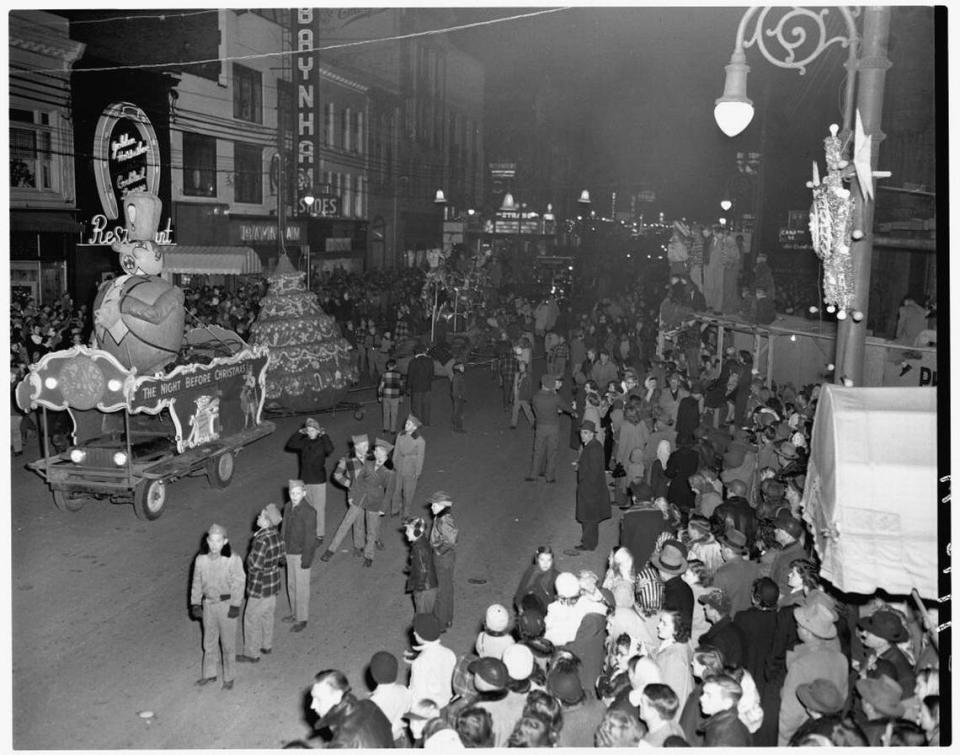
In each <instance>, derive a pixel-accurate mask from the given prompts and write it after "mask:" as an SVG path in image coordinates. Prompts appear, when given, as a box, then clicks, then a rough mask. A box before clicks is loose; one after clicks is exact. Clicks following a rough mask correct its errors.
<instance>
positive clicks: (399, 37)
mask: <svg viewBox="0 0 960 755" xmlns="http://www.w3.org/2000/svg"><path fill="white" fill-rule="evenodd" d="M570 9H571V8H569V7H560V8H544V9H543V10H536V11H531V12H529V13H519V14H515V15H512V16H503V17H500V18H495V19H486V20H484V21H473V22H470V23H465V24H457V25H455V26H447V27H443V28H440V29H426V30H424V31H416V32H409V33H407V34H394V35H391V36H389V37H376V38H372V39H358V40H352V41H350V42H340V43H337V44H333V45H325V46H322V47H312V48H309V49H297V50H279V51H276V52H264V53H252V54H250V55H225V56H222V57H216V58H200V59H196V60H176V61H168V62H164V63H137V64H130V65H115V66H93V67H90V68H77V67H74V68H73V73H97V72H104V71H131V70H146V69H155V68H181V67H184V66H195V65H208V64H211V63H223V62H239V61H243V60H264V59H267V58H278V57H279V58H284V57H288V56H294V55H304V54H306V53H315V52H327V51H330V50H341V49H346V48H352V47H361V46H364V45H374V44H382V43H385V42H399V41H403V40H407V39H417V38H419V37H429V36H437V35H441V34H450V33H452V32H458V31H465V30H467V29H476V28H479V27H483V26H491V25H493V24H500V23H506V22H508V21H522V20H524V19H528V18H535V17H537V16H543V15H547V14H551V13H558V12H561V11H565V10H570ZM33 70H34V71H35V72H37V73H51V72H56V71H57V69H54V68H37V69H33Z"/></svg>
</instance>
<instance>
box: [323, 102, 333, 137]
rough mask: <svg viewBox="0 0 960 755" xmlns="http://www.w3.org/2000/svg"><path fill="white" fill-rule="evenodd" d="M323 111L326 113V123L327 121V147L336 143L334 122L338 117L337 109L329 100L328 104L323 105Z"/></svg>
mask: <svg viewBox="0 0 960 755" xmlns="http://www.w3.org/2000/svg"><path fill="white" fill-rule="evenodd" d="M323 113H324V123H325V131H326V136H325V141H324V144H325V145H326V146H327V147H332V146H333V145H334V141H333V128H334V123H335V119H336V111H335V110H334V107H333V103H332V102H328V103H327V104H326V105H324V106H323Z"/></svg>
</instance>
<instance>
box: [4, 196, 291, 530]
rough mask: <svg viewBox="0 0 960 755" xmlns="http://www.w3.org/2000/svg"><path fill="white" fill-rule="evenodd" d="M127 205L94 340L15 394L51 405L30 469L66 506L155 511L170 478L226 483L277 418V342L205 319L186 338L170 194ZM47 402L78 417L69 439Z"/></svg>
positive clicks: (54, 355) (58, 354) (51, 361)
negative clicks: (166, 231) (167, 214)
mask: <svg viewBox="0 0 960 755" xmlns="http://www.w3.org/2000/svg"><path fill="white" fill-rule="evenodd" d="M122 205H123V216H124V223H125V226H123V227H118V228H117V230H116V232H115V238H116V240H115V241H114V243H113V245H112V247H113V249H114V251H115V252H117V254H118V255H119V261H120V267H121V269H122V270H123V273H122V274H121V275H119V276H118V277H116V278H113V279H111V280H108V281H106V282H105V283H104V284H103V285H102V286H101V287H100V290H99V291H98V294H97V297H96V300H95V308H94V344H93V345H91V346H75V347H73V348H70V349H66V350H63V351H55V352H50V353H49V354H46V355H45V356H44V357H43V358H41V359H40V360H39V361H38V362H37V363H36V364H32V365H30V369H29V372H28V374H27V376H26V378H25V379H24V380H23V381H22V382H21V383H20V384H19V385H18V386H17V388H16V402H17V405H18V406H19V407H20V408H21V409H22V410H23V411H33V410H40V411H41V412H42V414H43V420H44V421H43V422H42V427H43V430H44V432H43V437H42V444H43V457H42V458H40V459H38V460H36V461H34V462H32V463H31V464H29V465H28V467H29V468H30V469H32V470H34V471H35V472H37V473H38V474H39V475H40V476H41V477H43V478H44V479H45V480H46V481H47V483H48V484H49V485H50V488H51V490H52V491H53V500H54V503H55V504H56V505H57V507H58V508H60V509H61V510H63V511H72V512H75V511H79V510H80V509H82V508H83V507H84V505H85V504H86V503H87V502H89V501H91V500H107V501H110V502H113V503H128V502H129V503H132V504H133V508H134V511H135V513H136V515H137V516H138V517H139V518H141V519H147V520H153V519H156V518H158V517H159V516H160V515H161V514H162V513H163V511H164V509H165V507H166V501H167V487H168V485H169V484H170V483H172V482H173V481H175V480H177V479H179V478H181V477H185V476H192V475H206V476H207V479H208V480H209V482H210V484H211V485H212V486H213V487H217V488H222V487H225V486H227V485H228V484H229V483H230V481H231V479H232V478H233V475H234V471H235V469H236V457H237V455H238V454H239V453H240V451H241V449H243V448H244V447H245V446H246V445H248V444H250V443H252V442H254V441H256V440H258V439H260V438H263V437H265V436H267V435H269V434H270V433H272V432H273V430H274V429H275V427H274V425H273V423H271V422H267V421H264V420H263V419H262V412H263V405H264V398H265V386H266V372H267V361H268V357H267V350H266V349H265V348H264V347H261V346H253V347H250V346H248V345H247V344H245V343H244V342H243V341H242V340H241V339H240V338H239V336H237V335H236V334H233V333H230V334H229V336H230V337H229V338H225V337H223V336H217V334H216V333H213V332H211V331H210V329H209V328H206V327H201V328H197V329H194V330H193V331H189V332H188V333H187V337H186V338H185V337H184V327H183V326H184V309H183V293H182V292H181V291H180V290H179V289H178V288H176V287H175V286H172V285H170V283H168V282H167V281H164V280H163V279H162V278H160V273H161V271H162V268H163V250H164V247H163V246H162V245H160V244H158V243H157V242H156V240H155V239H156V234H157V225H158V222H157V221H158V219H159V216H160V200H159V199H158V198H157V197H156V195H154V194H152V193H148V192H130V193H128V194H127V195H126V196H125V197H123V201H122ZM198 334H199V335H198ZM204 344H206V345H204ZM211 344H212V345H211ZM49 411H54V412H65V413H66V414H67V416H69V418H70V420H71V421H72V429H71V431H70V433H69V436H70V438H69V444H68V446H67V447H66V448H63V449H58V448H55V447H54V445H53V442H52V439H51V437H50V433H49V427H50V422H48V421H47V413H48V412H49Z"/></svg>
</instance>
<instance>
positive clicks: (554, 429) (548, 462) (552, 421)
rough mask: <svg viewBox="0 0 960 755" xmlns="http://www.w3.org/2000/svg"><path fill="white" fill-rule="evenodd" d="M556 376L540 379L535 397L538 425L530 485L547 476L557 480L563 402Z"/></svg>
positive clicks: (534, 411) (548, 375) (528, 478)
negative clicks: (558, 392)
mask: <svg viewBox="0 0 960 755" xmlns="http://www.w3.org/2000/svg"><path fill="white" fill-rule="evenodd" d="M556 388H557V381H556V380H555V379H554V377H553V375H550V374H546V375H542V376H541V377H540V390H539V391H537V392H536V393H535V394H534V396H533V414H534V416H535V417H536V424H535V425H534V432H533V460H532V462H531V464H530V474H528V475H527V477H526V478H525V479H526V481H527V482H535V481H536V479H537V477H538V476H540V475H541V474H544V475H545V476H546V478H547V482H556V481H557V450H558V448H559V445H560V412H561V411H562V409H561V406H560V399H559V398H558V397H557V390H556Z"/></svg>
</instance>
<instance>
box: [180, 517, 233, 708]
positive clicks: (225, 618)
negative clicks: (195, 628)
mask: <svg viewBox="0 0 960 755" xmlns="http://www.w3.org/2000/svg"><path fill="white" fill-rule="evenodd" d="M206 544H207V552H206V553H200V554H199V555H197V557H196V559H194V562H193V582H192V585H191V587H190V617H191V618H193V619H200V620H201V621H202V622H203V676H202V677H201V678H200V679H198V680H197V682H196V685H197V686H198V687H205V686H206V685H207V684H209V683H210V682H215V681H217V646H218V645H219V646H220V651H221V653H222V655H223V689H225V690H231V689H233V676H234V664H235V656H236V653H237V617H238V616H239V615H240V604H241V603H242V602H243V588H244V584H245V582H246V576H245V575H244V573H243V561H241V560H240V556H237V555H236V554H234V553H233V552H232V551H231V549H230V543H229V542H228V541H227V531H226V529H224V528H223V527H222V526H221V525H219V524H211V525H210V529H208V530H207V538H206Z"/></svg>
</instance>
